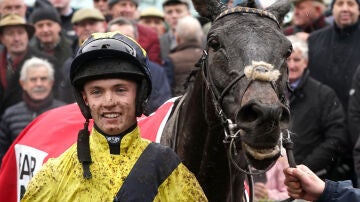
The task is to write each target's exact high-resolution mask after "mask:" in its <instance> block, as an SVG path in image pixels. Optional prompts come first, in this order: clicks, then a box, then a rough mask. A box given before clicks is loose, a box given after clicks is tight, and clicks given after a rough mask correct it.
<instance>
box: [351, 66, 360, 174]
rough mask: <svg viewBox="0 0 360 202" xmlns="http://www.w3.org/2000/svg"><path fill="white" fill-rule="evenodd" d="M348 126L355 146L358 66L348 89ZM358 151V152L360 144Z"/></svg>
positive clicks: (359, 123)
mask: <svg viewBox="0 0 360 202" xmlns="http://www.w3.org/2000/svg"><path fill="white" fill-rule="evenodd" d="M348 124H349V132H350V134H351V142H352V143H353V144H355V143H356V141H357V140H358V139H359V138H358V137H359V136H360V64H359V67H358V68H357V70H356V72H355V74H354V77H353V80H352V85H351V89H350V95H349V106H348ZM358 149H359V150H360V143H359V148H358ZM354 155H355V154H354ZM359 155H360V154H359ZM359 158H360V156H359ZM359 160H360V159H359ZM359 164H360V161H359ZM359 166H360V165H359ZM359 169H360V167H359ZM359 172H360V170H359Z"/></svg>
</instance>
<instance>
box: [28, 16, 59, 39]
mask: <svg viewBox="0 0 360 202" xmlns="http://www.w3.org/2000/svg"><path fill="white" fill-rule="evenodd" d="M34 26H35V36H36V37H37V38H38V39H39V40H40V41H41V43H43V44H45V45H46V44H49V45H54V44H55V43H57V42H58V41H59V38H60V35H59V34H60V31H61V27H60V24H59V23H57V22H54V21H52V20H40V21H38V22H36V23H35V24H34Z"/></svg>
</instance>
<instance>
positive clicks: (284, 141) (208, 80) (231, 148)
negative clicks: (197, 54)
mask: <svg viewBox="0 0 360 202" xmlns="http://www.w3.org/2000/svg"><path fill="white" fill-rule="evenodd" d="M234 13H240V14H241V13H250V14H256V15H259V16H261V17H267V18H269V19H271V20H273V21H274V22H275V23H276V24H277V26H278V27H279V29H280V24H279V22H278V20H277V19H276V17H275V16H274V15H273V14H272V13H270V12H268V11H265V10H260V9H256V8H247V7H239V6H238V7H234V8H230V9H227V10H225V11H223V12H222V13H220V15H219V16H218V17H217V18H216V19H215V20H214V22H215V21H217V20H219V19H221V18H223V17H224V16H227V15H230V14H234ZM208 49H209V48H208V47H207V49H206V50H204V51H203V54H202V57H201V58H200V61H199V64H200V66H201V68H200V69H201V75H202V77H203V81H204V83H205V85H206V88H207V90H208V91H209V92H210V95H211V96H210V97H211V100H212V103H213V105H214V108H215V111H216V114H217V116H218V117H219V119H220V121H221V125H222V126H223V128H224V133H225V137H224V139H223V143H224V144H225V147H226V149H227V155H228V160H229V165H230V164H232V165H233V166H234V167H235V168H236V169H237V170H239V171H240V172H242V173H244V174H246V175H247V176H248V178H249V186H250V190H251V192H252V193H251V194H250V201H252V198H253V190H252V189H253V188H252V186H253V185H252V184H253V178H252V175H256V174H262V173H265V172H266V171H268V170H269V169H270V168H271V167H272V166H273V164H274V163H275V162H273V164H272V165H270V166H269V167H268V168H266V169H265V170H261V171H259V170H256V172H254V171H252V170H251V168H250V166H249V163H248V162H247V165H248V166H247V168H245V169H243V168H242V167H241V166H240V165H238V163H237V162H236V161H235V160H234V156H236V155H237V154H236V153H237V149H236V142H238V141H241V140H240V132H241V131H240V129H239V128H238V127H237V125H236V124H235V123H233V122H232V120H231V119H230V118H228V117H227V115H226V114H225V113H224V110H223V107H222V102H223V99H224V97H225V95H227V94H228V93H229V91H230V90H231V89H232V88H233V87H234V85H235V84H237V83H238V82H239V81H241V80H242V79H244V78H249V75H247V74H246V73H245V72H236V74H237V75H236V77H235V78H234V79H233V80H231V81H230V82H229V83H228V84H227V85H226V87H225V88H224V89H223V90H222V91H219V90H218V89H217V88H216V86H215V84H214V80H213V79H212V76H211V73H210V70H209V68H208V52H207V50H208ZM253 69H254V71H256V69H259V70H261V71H264V70H265V71H273V70H271V69H269V68H264V67H263V66H262V65H253ZM253 80H256V78H252V79H248V80H247V81H246V82H247V83H246V87H245V88H244V90H243V91H242V92H241V96H240V100H242V98H243V96H244V94H245V92H246V91H247V89H248V88H249V86H250V85H251V83H252V81H253ZM268 82H270V83H271V86H272V88H273V89H274V91H275V92H276V94H277V95H278V98H279V100H280V101H281V103H282V104H284V105H285V106H287V105H288V104H287V103H286V98H285V95H284V94H283V93H279V92H278V88H277V86H276V80H268ZM287 107H288V106H287ZM283 133H284V134H283ZM289 133H290V132H289V130H287V129H285V130H284V131H281V134H280V135H281V138H280V140H281V141H280V143H279V144H280V147H281V146H282V145H284V147H285V148H286V150H287V155H288V160H289V164H290V166H292V167H294V166H296V163H295V161H294V157H293V155H292V146H293V145H292V142H291V139H290V136H289ZM285 135H286V137H283V136H285ZM229 170H230V175H231V172H232V169H231V166H229ZM230 185H231V183H230ZM230 189H231V196H230V197H231V200H233V199H232V198H233V193H232V192H233V188H232V187H230ZM291 200H292V199H291V198H290V199H288V200H286V201H291Z"/></svg>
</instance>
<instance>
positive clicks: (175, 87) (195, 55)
mask: <svg viewBox="0 0 360 202" xmlns="http://www.w3.org/2000/svg"><path fill="white" fill-rule="evenodd" d="M201 55H202V48H201V46H200V44H198V43H197V42H192V43H191V42H190V43H184V44H179V45H178V46H177V47H176V48H175V49H174V50H172V51H171V53H170V54H169V59H170V62H171V63H172V65H170V67H173V70H172V72H173V79H174V80H173V82H172V84H171V90H172V94H173V96H179V95H183V94H184V93H185V88H184V84H185V83H186V79H187V77H188V75H189V74H190V73H191V71H192V70H193V69H194V68H195V64H196V63H197V62H198V61H199V58H200V57H201Z"/></svg>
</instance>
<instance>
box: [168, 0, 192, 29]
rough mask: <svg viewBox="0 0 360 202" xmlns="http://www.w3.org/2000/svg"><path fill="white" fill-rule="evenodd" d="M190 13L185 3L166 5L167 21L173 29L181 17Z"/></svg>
mask: <svg viewBox="0 0 360 202" xmlns="http://www.w3.org/2000/svg"><path fill="white" fill-rule="evenodd" d="M187 15H190V11H189V9H188V7H187V6H186V5H184V4H177V5H170V6H165V7H164V18H165V22H166V23H168V24H169V26H170V28H171V30H173V31H174V30H175V28H176V25H177V22H178V20H179V19H180V18H182V17H184V16H187Z"/></svg>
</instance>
